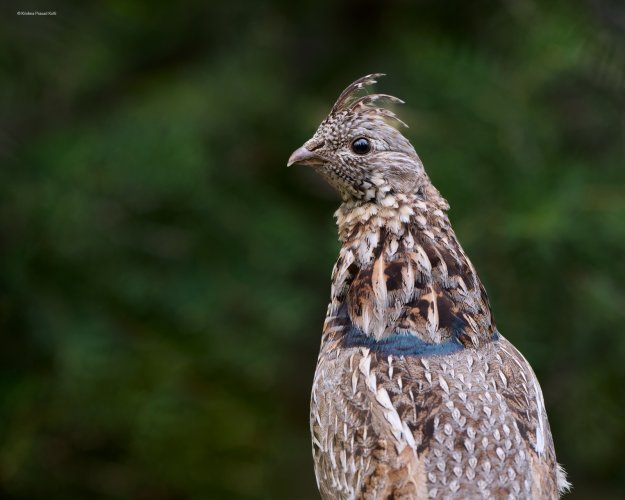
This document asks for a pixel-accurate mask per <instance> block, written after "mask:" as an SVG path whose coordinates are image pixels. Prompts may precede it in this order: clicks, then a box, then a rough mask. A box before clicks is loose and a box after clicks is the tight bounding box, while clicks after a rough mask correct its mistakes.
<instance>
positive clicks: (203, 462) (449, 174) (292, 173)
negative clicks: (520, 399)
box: [0, 0, 625, 500]
mask: <svg viewBox="0 0 625 500" xmlns="http://www.w3.org/2000/svg"><path fill="white" fill-rule="evenodd" d="M413 3H414V5H413ZM23 8H26V6H25V5H22V4H19V5H17V6H13V7H11V6H7V7H6V9H5V14H4V15H3V18H4V23H5V26H4V27H3V29H1V30H0V46H1V47H2V49H1V50H2V57H1V60H2V67H3V73H2V75H1V76H2V80H1V82H0V85H1V87H0V90H1V92H0V110H1V111H0V127H1V130H0V152H1V154H2V157H1V169H0V199H2V210H1V212H0V237H1V239H0V245H1V248H2V254H1V255H2V259H1V261H0V266H1V267H0V272H1V277H2V281H1V285H0V286H1V288H0V329H1V332H2V349H1V350H0V395H1V397H0V443H1V445H0V496H3V497H8V498H16V499H37V498H42V499H43V498H45V499H52V500H56V499H75V498H94V499H100V498H101V499H131V498H132V499H150V500H152V499H159V500H160V499H163V500H169V499H182V498H192V499H205V498H248V499H252V498H285V499H286V498H289V499H291V498H298V499H300V498H301V499H304V498H316V497H317V492H316V486H315V484H314V476H313V472H312V460H311V458H310V444H309V435H308V397H309V391H310V386H311V378H312V373H313V370H314V364H315V361H316V355H317V349H318V345H319V336H320V332H321V325H322V321H323V318H324V315H325V304H326V300H327V298H328V297H329V275H330V270H331V266H332V264H333V261H334V258H335V255H336V253H337V250H338V243H337V242H336V233H335V228H334V225H333V222H332V219H331V214H332V211H333V209H334V208H336V206H337V205H338V201H337V199H336V197H335V196H334V194H333V193H332V192H331V191H330V190H329V188H327V187H326V186H325V185H324V184H323V183H322V182H321V181H320V180H319V179H317V178H316V177H315V176H314V175H313V174H312V172H310V171H307V170H304V169H298V168H294V169H290V170H287V169H286V166H285V164H286V160H287V158H288V156H289V154H290V153H291V152H292V150H294V149H295V148H296V147H298V146H300V145H301V143H303V142H304V141H305V140H306V139H308V138H309V137H310V136H311V135H312V133H313V132H314V129H315V128H316V126H317V124H318V122H319V121H320V119H321V118H323V116H324V114H325V113H326V112H327V111H328V110H329V108H330V106H331V104H332V102H333V101H334V99H335V98H336V96H337V95H338V92H339V91H340V90H341V89H342V88H343V87H344V86H345V85H346V84H347V83H349V82H351V81H352V80H354V79H355V78H356V77H359V76H362V75H364V74H366V73H371V72H376V71H383V72H386V73H388V74H389V75H390V76H389V77H387V78H385V79H383V80H382V81H381V83H380V86H379V87H378V88H379V89H380V90H381V91H384V92H388V93H391V94H394V95H397V96H399V97H401V98H403V99H404V100H405V101H406V102H407V103H408V104H407V105H405V106H403V107H402V108H401V109H400V110H399V112H400V116H401V117H402V119H404V121H406V122H407V123H408V124H409V125H410V126H411V128H410V129H408V131H407V132H406V133H407V135H408V137H409V138H410V139H411V141H412V142H413V144H414V145H415V147H416V149H417V151H418V152H419V153H420V155H421V158H422V159H423V161H424V163H425V165H426V168H427V169H428V171H429V173H430V176H431V177H432V179H433V180H434V183H435V184H436V185H437V186H438V187H439V189H440V190H441V192H442V193H443V194H444V195H445V196H446V197H447V199H448V200H449V201H450V203H451V205H452V212H451V218H452V222H453V223H454V225H455V228H456V231H457V233H458V235H459V238H460V240H461V242H462V243H463V245H464V246H465V249H466V250H467V253H468V254H469V255H470V256H471V258H472V259H473V262H474V263H475V265H476V267H477V268H478V270H479V272H480V275H481V277H482V279H483V281H484V282H485V284H486V287H487V289H488V291H489V295H490V297H491V302H492V304H493V308H494V311H495V316H496V318H497V321H498V326H499V328H500V330H501V331H502V333H503V334H504V335H506V336H507V337H508V338H510V339H511V340H512V341H513V342H514V343H515V344H516V345H517V346H518V347H519V348H520V349H521V350H522V351H523V352H524V353H525V355H526V357H527V358H528V359H529V360H530V361H531V363H532V365H533V366H534V368H535V369H536V371H537V374H538V376H539V379H540V380H541V382H542V384H543V389H544V392H545V400H546V403H547V407H548V410H549V412H550V418H551V422H552V427H553V433H554V438H555V441H556V449H557V450H558V453H559V454H558V457H559V459H560V461H561V462H563V463H564V464H565V466H566V467H567V469H568V470H569V472H570V479H571V480H572V482H573V483H574V486H575V488H576V489H575V491H574V495H573V496H576V497H578V498H585V497H586V498H610V497H614V498H617V497H620V496H622V495H623V494H624V492H625V454H624V453H623V451H622V450H623V448H624V446H625V397H624V396H623V387H624V386H625V363H624V361H623V360H625V331H624V327H623V325H624V324H625V289H624V287H623V282H624V281H625V257H624V255H625V174H624V171H625V162H624V160H625V118H624V117H625V115H624V114H623V109H625V35H624V33H623V26H624V25H625V24H624V23H625V9H624V8H623V5H621V4H620V3H618V2H611V3H610V2H606V3H602V2H587V3H585V2H580V3H569V2H562V3H558V2H543V3H542V4H540V3H536V2H531V1H519V2H501V3H484V2H477V3H476V2H457V3H455V2H400V1H395V2H384V3H382V2H347V3H343V4H341V5H339V3H337V2H319V1H316V2H312V1H309V2H297V3H296V2H288V1H279V2H274V3H267V4H262V5H261V3H260V2H259V3H256V2H219V3H211V2H191V1H186V2H179V3H174V4H172V3H168V4H163V5H162V6H156V5H155V4H154V2H147V1H143V2H124V1H114V2H108V3H105V4H102V3H95V4H94V5H93V6H90V7H86V6H83V5H82V4H80V3H77V2H70V1H68V0H57V1H55V2H54V3H53V4H51V5H49V6H48V7H45V6H43V5H38V6H37V8H38V9H41V10H46V9H50V10H56V11H57V15H56V16H55V17H18V16H16V15H15V12H16V11H17V10H20V9H23ZM31 8H32V7H31ZM14 11H15V12H14Z"/></svg>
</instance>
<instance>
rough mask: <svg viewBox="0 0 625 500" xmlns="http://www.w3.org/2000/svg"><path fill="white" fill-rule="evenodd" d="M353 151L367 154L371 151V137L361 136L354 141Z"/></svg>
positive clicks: (358, 153)
mask: <svg viewBox="0 0 625 500" xmlns="http://www.w3.org/2000/svg"><path fill="white" fill-rule="evenodd" d="M352 151H353V152H354V153H356V154H357V155H366V154H367V153H368V152H369V151H371V143H370V142H369V139H365V138H364V137H359V138H358V139H355V140H354V142H352Z"/></svg>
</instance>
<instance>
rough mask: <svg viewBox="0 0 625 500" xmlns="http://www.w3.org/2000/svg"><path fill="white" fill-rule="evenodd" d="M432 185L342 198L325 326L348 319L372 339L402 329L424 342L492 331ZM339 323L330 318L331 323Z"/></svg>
mask: <svg viewBox="0 0 625 500" xmlns="http://www.w3.org/2000/svg"><path fill="white" fill-rule="evenodd" d="M431 189H432V190H433V191H431V192H428V191H427V190H420V191H419V192H417V193H415V194H410V195H408V194H393V193H387V194H386V196H384V197H383V198H381V199H376V200H373V201H368V202H363V201H348V202H345V203H343V205H341V207H340V208H339V209H338V210H337V212H336V214H335V215H336V218H337V224H338V227H339V237H340V239H341V241H342V243H343V246H342V248H341V252H340V255H339V258H338V261H337V263H336V266H335V268H334V271H333V275H332V292H331V293H332V300H331V303H330V310H329V315H328V320H329V323H328V328H329V330H327V331H328V332H331V331H333V329H334V327H333V325H334V324H335V323H334V322H335V320H336V321H338V322H339V323H341V324H344V321H345V320H346V319H348V320H349V321H348V323H349V324H351V325H353V326H354V327H355V328H356V329H357V331H358V332H359V333H358V335H360V334H362V335H364V336H366V337H367V338H371V339H375V340H376V341H380V340H384V339H386V338H388V337H389V336H392V335H396V334H397V333H398V332H399V333H401V334H408V335H414V336H415V337H418V339H419V340H420V341H422V342H424V343H427V344H440V343H445V342H452V341H454V342H455V341H456V340H457V339H458V338H462V339H463V342H466V344H467V345H474V346H478V345H480V343H482V342H485V341H488V340H489V339H490V338H491V337H492V335H493V334H494V332H495V325H494V321H493V320H492V317H491V312H490V307H489V305H488V299H487V297H486V292H485V291H484V288H483V287H482V285H481V282H480V280H479V278H478V276H477V273H476V272H475V269H474V267H473V265H472V264H471V262H470V261H469V259H468V258H467V256H466V255H465V253H464V251H463V250H462V247H461V246H460V244H459V243H458V241H457V239H456V236H455V234H454V232H453V229H452V228H451V225H450V222H449V219H448V217H447V215H446V213H445V211H446V210H447V208H448V205H447V202H446V201H445V200H444V199H443V198H442V197H441V196H440V195H439V194H438V191H436V190H435V188H433V187H432V188H431ZM339 323H336V325H337V326H338V324H339Z"/></svg>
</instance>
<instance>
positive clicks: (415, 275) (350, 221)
mask: <svg viewBox="0 0 625 500" xmlns="http://www.w3.org/2000/svg"><path fill="white" fill-rule="evenodd" d="M381 76H383V74H381V73H375V74H371V75H367V76H364V77H362V78H360V79H358V80H356V81H355V82H353V83H352V84H350V85H349V86H348V87H347V88H346V89H345V90H344V91H343V92H342V93H341V94H340V96H339V98H338V100H337V101H336V103H335V104H334V106H333V107H332V108H331V110H330V113H329V114H328V116H327V117H326V118H325V119H324V120H323V121H322V122H321V124H320V125H319V127H318V129H317V131H316V132H315V133H314V135H313V136H312V138H311V139H309V140H308V141H306V142H305V143H304V145H303V146H302V147H300V148H298V149H297V150H295V151H294V152H293V154H292V155H291V156H290V158H289V160H288V166H291V165H306V166H309V167H311V168H312V169H313V170H314V171H315V172H317V173H318V174H319V175H321V177H322V178H323V179H325V180H326V181H327V182H328V183H329V184H330V185H331V186H332V187H333V188H334V189H335V190H336V191H337V192H338V194H339V195H340V197H341V200H342V203H341V205H340V207H339V208H338V210H337V211H336V212H335V214H334V215H335V217H336V221H337V226H338V235H339V240H340V243H341V248H340V251H339V255H338V259H337V261H336V264H335V265H334V268H333V270H332V277H331V290H330V302H329V305H328V309H327V315H326V319H325V322H324V324H323V331H322V335H321V347H320V351H319V357H318V361H317V366H316V370H315V375H314V380H313V387H312V395H311V408H310V429H311V435H312V449H313V459H314V469H315V476H316V480H317V486H318V488H319V492H320V494H321V497H322V498H324V499H361V498H362V499H427V498H443V499H470V498H497V499H498V498H532V499H551V498H559V497H560V496H561V495H562V494H564V493H565V492H567V491H568V490H569V488H570V486H571V485H570V483H569V482H568V481H567V479H566V474H565V471H564V469H563V468H562V467H561V466H560V465H559V464H558V462H557V461H556V456H555V450H554V444H553V439H552V435H551V431H550V427H549V421H548V418H547V414H546V410H545V403H544V399H543V394H542V391H541V388H540V385H539V383H538V380H537V378H536V375H535V374H534V372H533V370H532V368H531V366H530V364H529V363H528V361H527V360H526V359H525V358H524V357H523V355H522V354H521V353H520V352H519V351H518V350H517V349H516V348H515V347H514V346H513V345H512V343H510V342H509V341H508V340H507V339H506V338H505V337H504V336H503V335H502V334H501V333H500V332H499V331H498V329H497V326H496V324H495V320H494V317H493V314H492V312H491V308H490V305H489V300H488V296H487V294H486V290H485V288H484V286H483V285H482V282H481V281H480V278H479V277H478V274H477V272H476V270H475V267H474V266H473V264H472V263H471V261H470V260H469V258H468V257H467V255H466V254H465V252H464V250H463V248H462V247H461V245H460V243H459V242H458V239H457V237H456V235H455V233H454V231H453V229H452V227H451V223H450V220H449V218H448V215H447V211H448V210H449V204H448V202H447V201H446V200H445V199H444V198H443V197H442V196H441V194H440V192H439V191H438V190H437V189H436V187H434V185H433V184H432V182H431V180H430V178H429V177H428V174H427V173H426V171H425V170H424V167H423V164H422V162H421V160H420V158H419V156H418V155H417V153H416V151H415V149H414V147H413V146H412V144H411V143H410V142H409V141H408V139H406V137H405V136H404V135H403V134H402V133H401V131H400V128H401V127H403V126H404V125H405V124H404V123H403V122H402V121H401V120H400V119H399V117H398V116H397V115H396V114H395V112H394V111H393V109H394V104H399V103H403V101H401V100H400V99H398V98H396V97H393V96H390V95H386V94H377V93H370V92H369V89H370V87H371V86H372V85H374V84H375V83H377V80H376V79H377V78H379V77H381Z"/></svg>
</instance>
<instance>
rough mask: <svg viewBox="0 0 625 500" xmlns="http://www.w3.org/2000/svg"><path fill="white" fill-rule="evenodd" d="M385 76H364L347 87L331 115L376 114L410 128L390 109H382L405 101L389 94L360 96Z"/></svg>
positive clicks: (374, 74) (377, 74)
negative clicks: (387, 105)
mask: <svg viewBox="0 0 625 500" xmlns="http://www.w3.org/2000/svg"><path fill="white" fill-rule="evenodd" d="M381 76H384V73H373V74H371V75H367V76H363V77H362V78H359V79H358V80H356V81H355V82H353V83H351V84H350V85H348V86H347V88H346V89H345V90H343V92H341V95H340V96H339V98H338V99H337V100H336V102H335V103H334V106H332V111H331V112H330V114H336V113H340V112H341V111H352V112H354V113H361V114H374V115H378V116H381V117H383V118H385V119H388V120H391V121H395V122H397V123H399V124H400V125H403V126H404V127H408V125H406V124H405V123H404V122H403V121H401V120H400V119H399V118H397V115H396V114H395V113H393V112H392V111H391V110H390V109H387V108H384V107H381V106H383V105H385V104H403V103H404V101H402V100H401V99H398V98H397V97H394V96H392V95H387V94H367V95H363V96H359V95H358V93H359V91H361V90H362V89H365V88H366V87H368V86H370V85H374V84H375V83H377V80H376V78H379V77H381Z"/></svg>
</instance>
